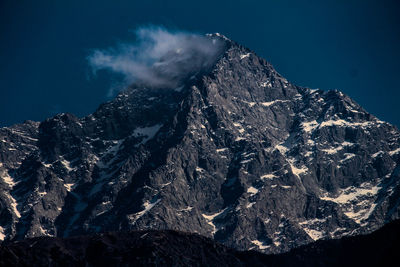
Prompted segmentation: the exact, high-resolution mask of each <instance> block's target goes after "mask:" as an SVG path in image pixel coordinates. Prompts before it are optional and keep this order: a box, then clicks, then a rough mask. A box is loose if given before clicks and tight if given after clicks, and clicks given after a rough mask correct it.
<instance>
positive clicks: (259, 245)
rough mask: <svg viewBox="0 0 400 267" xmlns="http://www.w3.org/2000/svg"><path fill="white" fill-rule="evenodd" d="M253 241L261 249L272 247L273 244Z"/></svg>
mask: <svg viewBox="0 0 400 267" xmlns="http://www.w3.org/2000/svg"><path fill="white" fill-rule="evenodd" d="M251 243H253V244H254V245H256V246H257V247H258V249H260V250H264V249H267V248H270V247H271V246H266V245H264V243H263V242H261V241H259V240H252V241H251Z"/></svg>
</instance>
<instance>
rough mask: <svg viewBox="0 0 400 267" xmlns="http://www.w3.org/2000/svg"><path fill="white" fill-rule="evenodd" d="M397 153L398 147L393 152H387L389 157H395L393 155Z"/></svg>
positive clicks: (399, 150) (399, 149)
mask: <svg viewBox="0 0 400 267" xmlns="http://www.w3.org/2000/svg"><path fill="white" fill-rule="evenodd" d="M399 152H400V147H399V148H397V149H395V150H392V151H389V155H390V156H393V155H395V154H397V153H399Z"/></svg>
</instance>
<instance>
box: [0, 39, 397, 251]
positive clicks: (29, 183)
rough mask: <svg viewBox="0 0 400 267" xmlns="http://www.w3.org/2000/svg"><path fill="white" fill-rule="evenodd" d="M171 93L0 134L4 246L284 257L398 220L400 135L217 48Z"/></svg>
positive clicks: (151, 92) (334, 95)
mask: <svg viewBox="0 0 400 267" xmlns="http://www.w3.org/2000/svg"><path fill="white" fill-rule="evenodd" d="M209 38H219V39H221V40H223V41H224V42H225V45H226V49H225V51H224V53H223V54H222V55H221V56H220V58H219V59H218V61H217V62H216V63H215V64H214V65H213V67H212V69H210V70H209V71H208V72H206V73H196V74H194V75H193V76H192V77H190V78H188V79H187V80H186V81H185V84H184V85H183V86H181V87H179V88H174V89H155V88H145V87H138V86H135V85H133V86H131V87H130V88H128V89H127V90H125V91H123V92H121V93H120V94H119V95H118V96H117V97H116V98H115V99H114V100H112V101H110V102H108V103H105V104H103V105H101V106H100V107H99V108H98V110H97V111H96V112H94V113H93V114H91V115H89V116H87V117H84V118H77V117H75V116H74V115H71V114H59V115H57V116H55V117H53V118H50V119H47V120H46V121H44V122H41V123H35V122H26V123H24V124H20V125H15V126H12V127H9V128H2V129H0V162H1V163H0V174H1V179H0V239H22V238H26V237H35V236H43V235H47V236H60V237H67V236H72V235H77V234H82V233H91V232H104V231H114V230H133V229H141V230H143V229H175V230H181V231H186V232H194V233H199V234H201V235H205V236H208V237H212V238H214V239H215V240H217V241H219V242H222V243H224V244H226V245H229V246H232V247H235V248H237V249H256V250H260V251H263V252H268V253H270V252H282V251H287V250H288V249H290V248H293V247H296V246H299V245H302V244H306V243H309V242H311V241H313V240H318V239H330V238H338V237H342V236H347V235H354V234H358V233H367V232H371V231H373V230H375V229H377V228H378V227H380V226H382V225H384V224H385V223H387V222H389V221H391V220H393V219H396V218H399V211H400V206H399V204H400V187H399V186H400V185H399V183H400V132H399V130H398V129H397V128H396V127H394V126H392V125H390V124H388V123H386V122H383V121H380V120H378V119H377V118H376V117H374V116H373V115H371V114H369V113H368V112H366V111H365V110H364V109H363V108H362V107H360V106H359V105H358V104H357V103H355V102H354V101H353V100H352V99H350V98H349V97H348V96H346V95H344V94H343V93H341V92H339V91H328V92H324V91H321V90H311V89H308V88H302V87H299V86H296V85H294V84H291V83H290V82H289V81H287V80H286V79H285V78H283V77H282V76H281V75H279V74H278V73H277V72H276V71H275V70H274V68H273V67H272V66H271V65H270V64H269V63H268V62H266V61H265V60H264V59H262V58H259V57H258V56H257V55H255V54H254V53H253V52H252V51H250V50H248V49H246V48H244V47H242V46H240V45H238V44H236V43H234V42H233V41H230V40H228V39H226V38H225V37H223V36H221V35H211V36H209Z"/></svg>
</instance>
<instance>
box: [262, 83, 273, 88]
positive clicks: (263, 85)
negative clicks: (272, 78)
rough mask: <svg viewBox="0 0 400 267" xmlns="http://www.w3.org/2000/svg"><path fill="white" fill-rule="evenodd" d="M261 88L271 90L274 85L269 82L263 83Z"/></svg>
mask: <svg viewBox="0 0 400 267" xmlns="http://www.w3.org/2000/svg"><path fill="white" fill-rule="evenodd" d="M260 86H261V87H268V88H271V87H272V84H271V82H269V81H268V82H263V83H261V84H260Z"/></svg>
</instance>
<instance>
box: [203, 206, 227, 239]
mask: <svg viewBox="0 0 400 267" xmlns="http://www.w3.org/2000/svg"><path fill="white" fill-rule="evenodd" d="M226 209H227V208H225V209H223V210H221V211H220V212H217V213H214V214H210V215H206V214H201V215H202V216H203V217H204V219H206V220H207V223H208V224H209V225H210V226H211V227H212V228H213V230H212V235H213V236H214V234H215V233H216V232H217V227H216V226H215V224H214V223H213V220H214V219H215V218H216V217H218V216H219V215H221V214H222V213H224V212H225V211H226Z"/></svg>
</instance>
